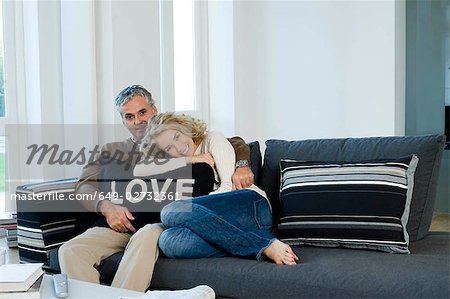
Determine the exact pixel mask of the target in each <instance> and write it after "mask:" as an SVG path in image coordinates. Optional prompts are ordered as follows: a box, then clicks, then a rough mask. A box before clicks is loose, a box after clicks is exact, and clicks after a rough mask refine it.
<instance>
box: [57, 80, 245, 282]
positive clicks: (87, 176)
mask: <svg viewBox="0 0 450 299" xmlns="http://www.w3.org/2000/svg"><path fill="white" fill-rule="evenodd" d="M115 106H116V109H117V110H118V112H119V113H120V115H121V118H122V122H123V124H124V125H125V127H126V128H127V129H128V131H129V132H130V133H131V135H132V136H131V138H128V139H127V140H125V141H122V142H113V143H108V144H106V145H105V146H104V147H103V148H102V151H101V155H102V154H103V153H106V154H108V155H110V156H114V153H122V154H121V155H118V157H120V159H121V160H123V161H130V162H131V164H132V165H134V164H136V163H137V162H138V161H137V160H138V159H139V156H138V155H137V154H136V153H137V150H138V149H139V142H140V141H141V139H142V138H143V137H144V134H145V130H146V127H147V122H148V120H149V119H151V118H152V117H153V116H155V115H156V114H157V113H158V109H157V107H156V105H155V102H154V100H153V98H152V95H151V94H150V92H148V91H147V90H146V89H145V88H144V87H142V86H139V85H132V86H129V87H127V88H125V89H124V90H122V91H121V92H120V93H119V94H118V95H117V97H116V99H115ZM231 143H232V145H233V147H234V148H235V151H236V161H238V163H237V164H236V166H237V168H236V171H235V173H234V174H233V177H232V181H233V186H234V188H235V189H241V188H245V187H248V186H250V185H251V184H253V173H252V172H251V170H250V168H249V167H248V160H249V156H250V151H249V148H248V146H247V145H246V144H245V142H244V141H243V140H242V139H241V138H237V137H235V138H233V139H232V140H231ZM197 158H198V159H199V160H198V161H197V162H199V161H200V162H206V163H208V164H212V163H213V161H211V160H212V158H211V157H208V156H202V157H197ZM185 162H191V163H193V161H183V163H185ZM102 167H103V166H102V163H101V162H100V160H96V161H94V162H93V163H89V164H88V165H86V166H85V167H84V168H83V171H82V174H81V176H80V179H79V182H78V184H77V187H76V191H75V192H76V193H82V194H98V193H96V192H98V191H99V190H100V187H99V185H98V183H97V181H98V179H99V175H100V174H101V172H102ZM90 208H91V209H93V210H94V209H95V211H97V212H99V213H100V214H101V215H103V216H104V218H101V219H100V221H99V222H98V223H97V226H95V227H93V228H90V229H88V230H87V231H86V232H84V233H82V234H80V235H79V236H77V237H75V238H73V239H71V240H69V241H68V242H66V243H65V244H64V245H63V246H61V247H60V249H59V262H60V266H61V271H62V272H63V273H67V275H68V276H69V278H73V279H78V280H83V281H88V282H93V283H99V280H100V274H99V272H98V271H97V269H96V268H95V266H97V265H98V264H99V263H100V261H101V260H102V259H104V258H106V257H108V256H111V255H112V254H114V253H116V252H120V251H124V255H123V258H122V260H121V262H120V264H119V267H118V270H117V272H116V274H115V276H114V279H113V282H112V284H111V286H113V287H119V288H126V289H131V290H136V291H145V290H147V288H148V287H149V286H150V282H151V277H152V273H153V267H154V264H155V262H156V259H157V258H158V254H159V250H158V237H159V235H160V234H161V232H162V231H163V227H162V226H161V224H159V223H153V224H146V225H144V226H142V227H135V225H136V224H134V223H133V220H134V216H133V214H132V213H131V212H130V211H129V210H128V209H127V208H125V207H123V206H120V205H115V204H112V203H111V202H109V201H107V200H102V201H100V200H99V199H98V198H96V200H95V201H93V202H92V206H91V207H90ZM140 226H141V225H140Z"/></svg>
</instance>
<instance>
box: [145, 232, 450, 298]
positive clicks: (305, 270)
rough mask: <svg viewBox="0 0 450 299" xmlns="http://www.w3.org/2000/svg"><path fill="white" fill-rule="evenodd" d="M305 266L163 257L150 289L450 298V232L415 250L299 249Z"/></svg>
mask: <svg viewBox="0 0 450 299" xmlns="http://www.w3.org/2000/svg"><path fill="white" fill-rule="evenodd" d="M293 249H294V251H295V252H296V254H297V255H298V256H299V258H300V262H301V263H300V264H297V265H294V266H280V265H275V264H273V263H268V262H265V261H255V260H250V259H243V258H235V257H224V258H205V259H168V258H164V257H160V258H159V259H158V261H157V263H156V266H155V270H154V272H153V278H152V283H151V285H150V288H151V289H172V290H177V289H185V288H191V287H194V286H196V285H199V284H206V285H209V286H210V287H212V288H213V289H214V291H215V292H216V295H217V296H218V297H219V298H246V299H251V298H258V299H262V298H270V299H276V298H280V299H281V298H443V299H444V298H449V295H450V293H449V284H448V282H449V279H450V276H449V271H450V270H449V269H450V264H449V234H448V233H435V234H434V233H431V234H430V235H428V236H427V237H426V238H425V239H423V240H420V241H418V242H414V243H412V244H411V246H410V250H411V254H385V253H383V252H378V251H372V250H352V249H343V248H320V247H294V248H293Z"/></svg>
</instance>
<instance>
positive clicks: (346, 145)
mask: <svg viewBox="0 0 450 299" xmlns="http://www.w3.org/2000/svg"><path fill="white" fill-rule="evenodd" d="M444 141H445V138H444V136H443V135H427V136H400V137H367V138H343V139H316V140H303V141H285V140H268V141H266V146H267V147H266V151H265V155H264V165H263V168H262V177H261V187H262V188H263V189H264V191H266V193H267V195H268V197H269V199H270V201H271V203H272V207H273V211H274V221H277V220H278V217H279V212H280V200H279V194H278V193H279V188H280V165H279V164H280V160H281V159H294V160H307V161H349V162H352V161H363V160H373V159H391V158H401V157H405V156H409V155H413V154H415V155H416V156H417V157H418V158H419V163H418V165H417V169H416V173H415V179H414V192H413V197H412V202H411V210H410V215H409V221H408V226H407V230H408V234H409V237H410V240H411V241H415V240H418V239H421V238H423V237H424V236H425V235H426V234H427V232H428V230H429V227H430V224H431V217H432V214H433V206H434V199H435V195H436V187H437V176H438V173H439V168H440V162H441V158H442V151H443V148H444Z"/></svg>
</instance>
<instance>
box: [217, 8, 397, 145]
mask: <svg viewBox="0 0 450 299" xmlns="http://www.w3.org/2000/svg"><path fill="white" fill-rule="evenodd" d="M396 7H397V11H396ZM399 9H401V10H403V11H400V13H399V11H398V10H399ZM402 18H404V6H402V5H400V6H399V5H397V6H396V4H395V2H394V1H286V2H282V1H235V2H234V74H235V78H234V90H235V98H234V101H235V102H234V105H235V112H236V113H235V127H236V133H237V134H239V135H241V136H243V137H244V138H245V139H246V140H255V139H258V140H259V141H260V142H261V141H264V140H266V139H269V138H282V139H303V138H321V137H347V136H381V135H394V134H403V132H404V116H402V117H403V119H402V117H401V115H402V114H403V115H404V110H403V111H402V112H403V113H398V111H397V110H399V109H404V104H403V105H396V102H398V101H400V102H401V101H403V103H404V96H403V95H402V93H401V92H398V91H399V90H404V79H402V78H404V74H402V73H401V72H402V71H403V72H404V70H397V73H396V65H401V63H402V60H404V50H403V48H404V20H402ZM399 19H400V20H399ZM396 34H397V36H396ZM396 40H397V53H396ZM398 41H400V44H399V43H398ZM401 41H403V45H402V42H401ZM399 46H400V48H399ZM402 47H403V48H402ZM402 51H403V52H402ZM402 53H403V54H402ZM396 54H397V55H396ZM399 60H400V61H399ZM399 72H400V73H399ZM396 78H397V81H396ZM396 94H397V95H396ZM402 96H403V98H402ZM396 97H397V98H396ZM396 109H397V110H396ZM211 117H213V115H211Z"/></svg>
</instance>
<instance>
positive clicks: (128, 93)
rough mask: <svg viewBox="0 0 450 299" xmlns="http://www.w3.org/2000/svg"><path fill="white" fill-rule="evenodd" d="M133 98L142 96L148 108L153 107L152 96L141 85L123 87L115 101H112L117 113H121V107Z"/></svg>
mask: <svg viewBox="0 0 450 299" xmlns="http://www.w3.org/2000/svg"><path fill="white" fill-rule="evenodd" d="M134 96H143V97H144V98H145V99H146V100H147V102H148V103H149V105H150V107H152V106H153V105H155V100H154V99H153V97H152V94H151V93H150V92H149V91H148V90H147V89H145V88H144V87H143V86H141V85H131V86H128V87H125V88H124V89H123V90H122V91H121V92H119V94H118V95H117V96H116V99H115V100H114V101H115V105H116V109H117V111H119V113H121V108H122V106H123V105H125V104H126V103H127V102H128V101H129V100H131V98H133V97H134Z"/></svg>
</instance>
